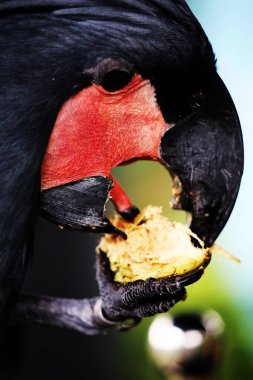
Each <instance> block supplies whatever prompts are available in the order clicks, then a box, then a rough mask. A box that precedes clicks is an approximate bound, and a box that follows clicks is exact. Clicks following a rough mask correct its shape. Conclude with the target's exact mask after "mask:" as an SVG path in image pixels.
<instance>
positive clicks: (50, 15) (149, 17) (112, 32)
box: [0, 0, 215, 313]
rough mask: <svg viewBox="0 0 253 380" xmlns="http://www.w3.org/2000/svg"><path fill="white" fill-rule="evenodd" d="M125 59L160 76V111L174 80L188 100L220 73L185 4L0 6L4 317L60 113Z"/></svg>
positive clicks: (97, 1) (81, 1) (134, 0)
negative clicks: (101, 71) (101, 66)
mask: <svg viewBox="0 0 253 380" xmlns="http://www.w3.org/2000/svg"><path fill="white" fill-rule="evenodd" d="M118 57H120V58H123V59H125V60H126V61H128V62H130V63H131V64H132V65H133V66H134V68H135V70H136V72H138V73H140V74H142V75H143V76H144V77H147V78H150V79H151V81H152V82H153V83H155V84H156V83H158V82H159V81H160V78H161V77H162V81H164V84H163V85H162V86H160V88H162V90H161V91H160V92H158V93H157V98H158V102H159V103H160V106H161V108H162V110H163V108H164V109H165V107H164V104H163V102H164V96H163V93H164V90H166V92H167V85H168V86H169V85H170V91H171V92H172V93H173V89H176V88H178V83H179V84H180V86H181V87H180V89H181V91H180V94H184V93H186V94H187V96H188V92H189V93H190V90H189V88H190V87H191V84H192V83H193V82H194V83H195V84H196V88H198V83H200V82H201V81H203V80H204V79H203V78H205V77H206V75H205V74H206V72H210V71H214V70H215V60H214V55H213V52H212V48H211V46H210V44H209V42H208V40H207V38H206V36H205V34H204V32H203V30H202V28H201V26H200V24H199V23H198V21H197V20H196V19H195V17H194V16H193V15H192V13H191V11H190V9H189V8H188V6H187V4H186V3H185V1H182V0H179V1H173V0H167V1H159V0H149V1H148V0H105V1H101V0H87V1H86V0H74V1H69V0H66V1H65V0H59V1H58V0H55V1H53V0H44V1H35V0H27V1H25V0H18V1H16V0H9V1H2V2H1V3H0V213H1V219H0V232H1V234H0V261H1V266H0V288H1V293H0V313H1V308H3V306H4V305H5V304H6V301H7V300H8V299H9V296H10V294H11V293H15V292H17V291H18V288H19V287H20V284H21V282H22V279H23V275H24V271H25V265H24V256H25V255H26V253H27V252H28V251H29V250H30V247H31V243H30V242H31V239H32V234H33V229H34V224H35V220H36V213H37V203H38V195H39V190H40V167H41V163H42V159H43V155H44V152H45V149H46V146H47V143H48V139H49V136H50V133H51V130H52V128H53V126H54V122H55V119H56V117H57V114H58V112H59V110H60V108H61V106H62V105H63V103H64V102H65V101H66V100H67V99H68V98H69V97H70V96H72V95H73V94H74V93H75V91H76V88H78V89H80V86H82V85H85V86H87V85H89V80H88V79H89V78H88V79H87V78H86V77H85V74H84V73H85V70H87V69H90V68H93V67H95V66H96V65H97V63H99V62H100V61H101V60H102V59H105V58H118ZM200 67H201V70H199V68H200ZM182 73H187V75H184V76H183V79H182ZM172 78H173V80H172ZM189 78H191V79H190V82H189ZM171 83H172V85H171ZM173 83H174V84H173ZM189 83H190V84H189ZM173 86H174V87H173ZM184 89H186V91H184ZM187 99H188V98H187ZM177 112H179V111H177Z"/></svg>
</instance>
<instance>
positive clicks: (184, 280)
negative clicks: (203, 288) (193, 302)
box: [176, 267, 204, 287]
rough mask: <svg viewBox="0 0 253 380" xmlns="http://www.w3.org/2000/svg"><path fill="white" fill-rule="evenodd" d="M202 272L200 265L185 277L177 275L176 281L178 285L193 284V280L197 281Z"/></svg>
mask: <svg viewBox="0 0 253 380" xmlns="http://www.w3.org/2000/svg"><path fill="white" fill-rule="evenodd" d="M203 274H204V268H203V267H200V268H199V269H198V270H197V271H196V272H194V273H192V274H190V275H187V276H185V277H179V278H178V279H177V280H176V282H177V283H178V284H179V286H180V287H185V286H188V285H191V284H194V282H197V281H198V280H199V279H200V278H201V277H202V276H203Z"/></svg>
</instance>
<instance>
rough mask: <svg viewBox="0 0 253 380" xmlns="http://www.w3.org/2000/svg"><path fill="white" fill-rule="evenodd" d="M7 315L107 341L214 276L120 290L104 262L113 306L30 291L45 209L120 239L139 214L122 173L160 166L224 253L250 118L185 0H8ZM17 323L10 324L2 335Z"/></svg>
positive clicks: (1, 74)
mask: <svg viewBox="0 0 253 380" xmlns="http://www.w3.org/2000/svg"><path fill="white" fill-rule="evenodd" d="M0 58H1V59H0V104H1V108H0V144H1V160H0V210H1V219H0V262H1V265H0V289H1V292H0V315H1V319H2V320H1V322H6V323H10V322H8V321H11V322H12V323H14V322H15V320H18V321H23V322H24V321H25V320H26V319H30V320H34V321H36V322H39V323H47V324H53V325H58V326H66V327H69V328H75V329H78V330H80V331H83V332H86V333H93V332H97V331H100V330H103V329H104V328H106V327H108V326H114V325H116V326H117V325H119V324H120V323H121V322H122V321H125V320H126V319H128V318H133V319H134V320H135V321H136V320H138V319H139V318H141V317H143V316H149V315H153V314H155V313H157V312H163V311H166V310H168V309H169V308H170V307H172V306H173V304H174V303H175V302H177V301H179V300H180V299H182V298H183V297H184V296H185V288H184V287H185V286H186V285H189V284H191V283H192V282H194V281H196V280H198V279H199V278H200V277H201V274H202V271H201V270H199V271H198V272H197V273H194V274H191V275H190V276H187V277H182V278H180V277H176V278H174V279H172V280H164V279H162V280H154V279H149V280H146V281H137V282H133V283H132V284H125V285H120V284H119V283H116V282H114V281H113V279H112V274H111V272H110V270H109V268H108V263H107V261H106V260H105V258H104V257H103V255H102V254H101V255H100V257H99V260H98V264H97V268H98V269H97V278H98V282H99V285H100V294H101V298H100V297H98V298H96V299H90V300H67V299H54V298H45V297H39V296H38V297H36V296H28V295H20V294H19V290H20V287H21V285H22V281H23V278H24V275H25V268H26V262H27V260H28V259H29V256H30V255H31V251H32V242H33V232H34V226H35V223H36V217H37V215H38V213H39V212H41V213H42V215H44V216H45V217H47V218H49V219H51V220H52V221H54V222H55V223H57V224H59V225H62V226H65V227H67V228H72V229H78V230H81V231H82V230H90V231H95V232H96V231H99V232H103V231H104V232H116V233H117V232H118V233H119V231H115V229H114V228H113V227H112V225H111V224H110V223H109V221H108V220H107V219H106V218H105V217H104V216H103V212H104V205H105V202H106V201H107V199H108V197H109V195H110V196H111V197H112V199H113V202H114V204H115V206H116V208H117V210H118V212H119V213H121V214H122V215H123V216H124V217H125V218H126V219H131V218H133V217H134V216H135V215H136V213H138V209H137V208H136V207H134V206H133V205H132V204H131V202H130V201H129V199H128V197H127V195H126V194H125V193H124V192H123V190H122V189H121V188H120V186H119V185H118V184H117V183H116V181H114V179H113V177H112V176H111V174H110V172H111V169H112V168H114V167H116V166H118V165H120V164H122V163H128V162H132V161H134V160H138V159H143V158H145V159H155V160H158V161H160V162H161V163H162V164H163V165H165V166H166V167H167V168H168V171H169V172H170V173H171V175H172V177H173V179H174V182H175V186H177V187H179V188H180V191H179V192H178V193H180V194H178V196H177V199H175V200H174V207H175V208H181V209H184V210H186V211H188V212H190V213H191V214H192V222H191V229H192V230H193V232H195V233H196V234H198V236H199V237H200V238H201V239H203V241H204V242H205V244H206V245H207V246H210V245H211V244H212V243H213V242H214V240H215V239H216V238H217V236H218V235H219V233H220V231H221V230H222V228H223V227H224V225H225V223H226V221H227V219H228V217H229V215H230V213H231V211H232V208H233V205H234V202H235V199H236V196H237V193H238V189H239V185H240V179H241V175H242V170H243V169H242V168H243V146H242V136H241V129H240V123H239V120H238V117H237V113H236V110H235V107H234V105H233V102H232V100H231V98H230V95H229V93H228V91H227V89H226V87H225V85H224V84H223V82H222V80H221V79H220V77H219V75H218V74H217V71H216V62H215V57H214V53H213V50H212V47H211V45H210V43H209V41H208V39H207V37H206V35H205V33H204V31H203V29H202V28H201V26H200V24H199V22H198V21H197V20H196V18H195V17H194V15H193V14H192V12H191V10H190V9H189V7H188V5H187V4H186V2H185V1H184V0H104V1H101V0H43V1H42V0H2V1H1V3H0ZM3 325H4V324H3V323H2V324H1V326H3Z"/></svg>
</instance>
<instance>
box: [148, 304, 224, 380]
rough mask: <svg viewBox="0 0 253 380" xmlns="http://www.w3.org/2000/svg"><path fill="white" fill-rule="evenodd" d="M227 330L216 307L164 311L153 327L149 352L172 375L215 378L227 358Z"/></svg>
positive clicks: (176, 378)
mask: <svg viewBox="0 0 253 380" xmlns="http://www.w3.org/2000/svg"><path fill="white" fill-rule="evenodd" d="M223 332H224V322H223V320H222V318H221V317H220V315H219V314H218V313H216V312H215V311H213V310H210V311H207V312H205V313H203V314H197V313H191V314H190V313H187V314H180V315H177V316H175V317H174V318H172V317H171V316H169V315H168V314H166V315H165V314H164V315H160V316H157V317H156V318H155V319H154V320H153V322H152V324H151V325H150V327H149V331H148V352H149V356H150V358H151V360H152V362H153V363H154V364H155V366H156V368H157V369H158V370H159V372H161V373H162V374H163V375H164V376H165V377H166V378H168V379H171V380H183V379H187V380H193V379H198V380H200V379H201V380H203V379H205V380H207V379H208V380H210V379H215V378H216V377H215V371H216V370H217V369H218V367H219V365H220V363H221V362H222V358H223V350H224V342H223Z"/></svg>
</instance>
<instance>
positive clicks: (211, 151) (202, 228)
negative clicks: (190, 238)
mask: <svg viewBox="0 0 253 380" xmlns="http://www.w3.org/2000/svg"><path fill="white" fill-rule="evenodd" d="M160 154H161V158H162V160H163V161H164V163H165V165H166V166H167V167H168V169H169V170H170V171H171V172H172V175H173V176H176V177H175V178H179V180H180V182H181V185H182V190H181V194H179V197H178V198H180V201H178V204H180V208H182V209H184V210H186V211H190V212H191V213H192V222H191V226H190V227H191V229H192V231H194V232H195V233H196V234H197V235H198V236H199V237H200V238H201V239H202V240H203V241H204V242H205V245H206V246H211V245H212V244H213V242H214V241H215V239H216V238H217V237H218V235H219V233H220V232H221V230H222V229H223V227H224V225H225V224H226V222H227V220H228V218H229V216H230V213H231V211H232V209H233V207H234V203H235V200H236V197H237V194H238V190H239V186H240V181H241V176H242V173H243V140H242V133H241V127H240V122H239V119H238V115H237V112H236V109H235V106H234V104H233V101H232V99H231V97H230V95H229V92H228V90H227V89H226V87H225V85H224V83H223V82H222V80H221V79H220V77H219V76H218V74H217V76H216V77H214V79H213V80H212V84H211V85H210V87H209V88H208V90H207V91H206V93H205V94H204V99H203V101H202V104H201V105H200V106H199V107H198V109H197V111H196V112H195V113H193V114H192V115H191V116H190V117H189V118H187V119H184V120H183V121H181V122H179V123H178V124H176V125H175V126H174V127H172V128H170V129H169V130H167V131H166V132H165V134H164V136H163V138H162V141H161V147H160ZM175 208H178V207H177V206H176V207H175Z"/></svg>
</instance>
